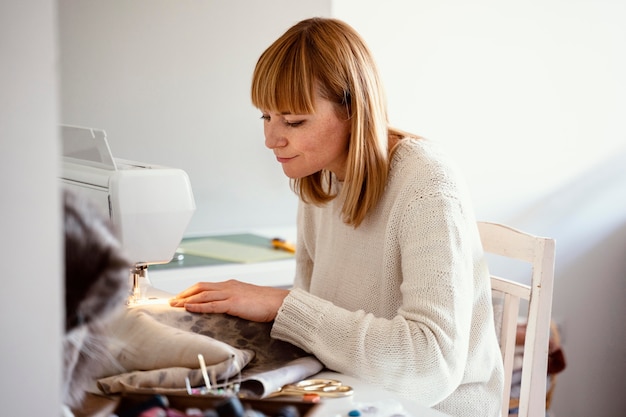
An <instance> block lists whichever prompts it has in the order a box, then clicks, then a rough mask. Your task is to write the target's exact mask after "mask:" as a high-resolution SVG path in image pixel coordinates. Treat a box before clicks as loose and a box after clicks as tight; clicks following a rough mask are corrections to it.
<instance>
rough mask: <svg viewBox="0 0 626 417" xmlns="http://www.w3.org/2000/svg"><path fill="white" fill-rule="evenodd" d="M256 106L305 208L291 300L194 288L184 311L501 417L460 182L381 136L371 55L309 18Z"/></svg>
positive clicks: (436, 402) (432, 154)
mask: <svg viewBox="0 0 626 417" xmlns="http://www.w3.org/2000/svg"><path fill="white" fill-rule="evenodd" d="M252 102H253V104H254V105H255V106H256V107H257V108H259V109H260V110H261V112H262V119H263V123H264V131H265V138H266V139H265V144H266V146H267V147H268V148H270V149H271V150H272V151H273V152H274V154H275V155H276V159H277V161H278V162H279V163H280V164H281V165H282V167H283V171H284V172H285V174H286V175H287V176H288V177H289V178H291V179H292V186H293V189H294V191H295V192H296V193H297V194H298V195H299V197H300V205H299V209H298V219H297V222H298V223H297V225H298V240H297V252H296V264H297V268H296V277H295V282H294V287H293V289H291V290H284V289H276V288H268V287H259V286H254V285H250V284H245V283H241V282H239V281H234V280H231V281H227V282H223V283H198V284H196V285H194V286H192V287H191V288H189V289H187V290H185V291H183V292H182V293H180V294H179V295H178V296H177V297H175V298H174V299H172V300H171V305H173V306H179V307H183V306H184V307H185V308H186V309H187V310H189V311H193V312H209V313H214V312H219V313H228V314H232V315H235V316H239V317H243V318H246V319H249V320H255V321H274V323H273V327H272V337H274V338H277V339H281V340H284V341H287V342H290V343H292V344H294V345H296V346H299V347H301V348H302V349H304V350H306V351H308V352H311V353H312V354H314V355H315V356H316V357H317V358H319V359H320V360H321V361H322V362H323V363H324V364H325V365H326V366H327V367H328V368H330V369H333V370H335V371H338V372H342V373H345V374H350V375H354V376H357V377H359V378H361V379H364V380H367V381H369V382H373V383H376V384H380V385H381V386H383V387H384V388H386V389H389V390H393V391H395V392H397V393H399V394H401V395H403V396H404V397H407V398H410V399H413V400H414V401H416V402H418V403H421V404H424V405H427V406H430V407H434V408H437V409H440V410H442V411H444V412H447V413H449V414H451V415H455V416H471V417H475V416H478V415H480V416H496V415H499V410H500V403H501V399H502V397H501V389H502V384H503V376H502V365H501V357H500V353H499V348H498V344H497V341H496V337H495V330H494V325H493V314H492V306H491V291H490V283H489V278H488V272H487V267H486V263H485V260H484V258H483V251H482V247H481V244H480V240H479V235H478V232H477V228H476V221H475V218H474V215H473V212H472V208H471V206H470V198H469V197H468V195H467V193H466V191H465V190H464V188H463V186H462V184H461V181H460V179H459V176H458V174H457V173H456V172H455V171H454V168H453V167H452V165H451V164H450V163H449V162H448V161H447V160H446V159H445V157H444V155H442V154H441V153H440V152H439V150H437V148H436V146H435V145H434V144H433V143H431V142H429V141H427V140H425V139H422V138H418V137H416V136H414V135H410V134H407V133H405V132H402V131H400V130H397V129H394V128H391V127H389V125H388V119H387V109H386V102H385V96H384V93H383V89H382V86H381V83H380V79H379V75H378V72H377V69H376V66H375V63H374V60H373V59H372V56H371V54H370V52H369V50H368V48H367V46H366V45H365V43H364V42H363V40H362V39H361V37H360V36H359V35H358V34H357V33H356V32H355V31H354V30H353V29H352V28H351V27H350V26H348V25H347V24H345V23H343V22H341V21H338V20H334V19H323V18H314V19H308V20H304V21H302V22H300V23H298V24H296V25H295V26H293V27H292V28H290V29H289V30H288V31H287V32H286V33H285V34H284V35H283V36H282V37H280V38H279V39H278V40H277V41H276V42H275V43H274V44H272V45H271V46H270V47H269V48H268V49H267V50H266V51H265V52H264V53H263V54H262V55H261V57H260V58H259V61H258V62H257V65H256V68H255V71H254V76H253V82H252Z"/></svg>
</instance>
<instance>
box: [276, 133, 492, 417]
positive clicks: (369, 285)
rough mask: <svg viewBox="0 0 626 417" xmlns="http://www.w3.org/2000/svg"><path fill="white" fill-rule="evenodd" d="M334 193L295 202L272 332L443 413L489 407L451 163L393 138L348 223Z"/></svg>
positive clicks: (462, 194) (486, 305)
mask: <svg viewBox="0 0 626 417" xmlns="http://www.w3.org/2000/svg"><path fill="white" fill-rule="evenodd" d="M336 186H341V184H336ZM340 200H341V199H340V198H336V199H334V200H333V201H332V202H330V203H329V204H327V205H324V206H322V207H318V206H313V205H308V204H304V203H301V205H300V207H299V212H298V242H297V243H298V244H297V248H298V250H297V253H296V257H297V265H298V266H297V272H296V279H295V287H294V290H292V291H291V293H290V295H289V296H288V297H287V298H286V299H285V301H284V303H283V305H282V307H281V309H280V311H279V313H278V316H277V318H276V320H275V323H274V326H273V329H272V336H273V337H276V338H278V339H281V340H285V341H288V342H290V343H293V344H295V345H297V346H300V347H301V348H303V349H304V350H306V351H308V352H311V353H313V354H314V355H315V356H317V357H318V358H319V359H320V360H321V361H322V362H323V363H324V364H325V365H326V366H327V367H329V368H331V369H333V370H335V371H337V372H341V373H345V374H349V375H353V376H356V377H359V378H362V379H364V380H366V381H369V382H373V383H377V384H380V385H382V386H383V387H384V388H386V389H389V390H392V391H395V392H397V393H399V394H400V395H402V396H403V397H406V398H409V399H412V400H414V401H416V402H418V403H421V404H424V405H426V406H429V407H434V408H437V409H440V410H442V411H444V412H446V413H448V414H450V415H453V416H468V417H476V416H498V415H500V408H501V407H500V404H501V402H502V384H503V374H502V363H501V361H502V360H501V355H500V350H499V347H498V342H497V339H496V335H495V329H494V321H493V312H492V305H491V289H490V282H489V277H488V270H487V266H486V261H485V259H484V256H483V251H482V247H481V244H480V239H479V235H478V230H477V227H476V219H475V217H474V214H473V210H472V208H471V202H470V197H469V195H468V193H467V191H466V190H465V188H464V185H463V181H462V178H461V177H460V176H459V175H458V174H457V173H456V171H455V169H454V168H453V166H452V164H450V163H449V162H448V161H447V160H446V158H445V156H444V155H443V154H442V153H441V152H440V151H439V150H438V148H437V146H436V145H435V144H434V143H432V142H429V141H427V140H413V139H411V140H409V139H405V140H403V141H402V142H401V143H400V144H399V145H398V149H397V151H396V152H395V154H394V156H393V159H392V163H391V170H390V177H389V180H388V184H387V187H386V189H385V193H384V195H383V197H382V199H381V201H380V202H379V204H378V205H377V207H376V209H375V210H374V211H373V212H371V213H370V214H369V215H368V217H367V218H366V219H365V220H364V222H363V223H362V224H361V225H360V226H359V227H358V228H356V229H355V228H353V227H351V226H348V225H346V224H344V223H343V222H342V220H341V214H340V210H341V205H342V201H340Z"/></svg>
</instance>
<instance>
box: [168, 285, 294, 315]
mask: <svg viewBox="0 0 626 417" xmlns="http://www.w3.org/2000/svg"><path fill="white" fill-rule="evenodd" d="M288 294H289V290H284V289H280V288H274V287H264V286H259V285H253V284H247V283H244V282H241V281H236V280H229V281H224V282H199V283H197V284H195V285H193V286H191V287H189V288H187V289H186V290H185V291H183V292H181V293H180V294H178V295H177V296H175V297H174V298H172V299H170V305H171V306H172V307H184V308H185V309H186V310H187V311H191V312H194V313H225V314H230V315H231V316H237V317H241V318H243V319H246V320H252V321H258V322H269V321H272V320H274V319H275V318H276V314H277V313H278V309H279V308H280V306H281V305H282V304H283V300H284V299H285V297H286V296H287V295H288Z"/></svg>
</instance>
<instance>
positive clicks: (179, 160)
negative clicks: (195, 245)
mask: <svg viewBox="0 0 626 417" xmlns="http://www.w3.org/2000/svg"><path fill="white" fill-rule="evenodd" d="M329 12H330V0H326V1H307V2H297V3H294V2H292V1H289V0H280V1H276V0H273V1H270V2H267V1H266V2H259V1H249V0H232V1H227V2H223V1H192V0H179V1H170V0H132V1H128V0H108V1H100V0H60V2H59V15H60V46H61V81H62V83H61V86H62V95H61V97H62V120H63V122H64V123H69V124H78V125H86V126H91V127H98V128H102V129H105V130H106V131H107V134H108V137H109V140H110V145H111V150H112V152H113V154H114V156H117V157H121V158H126V159H132V160H139V161H142V162H149V163H153V164H162V165H167V166H172V167H176V168H183V169H185V170H186V171H187V174H188V175H189V177H190V180H191V183H192V187H193V191H194V195H195V199H196V204H197V211H196V213H195V215H194V218H193V219H192V221H191V225H190V226H189V229H188V233H187V234H188V235H190V234H201V233H207V232H216V231H221V230H232V229H244V230H245V229H246V228H248V229H249V228H250V227H266V226H267V227H272V226H290V225H293V224H294V223H295V207H296V198H295V196H294V195H293V193H292V192H291V191H290V189H289V183H288V180H287V178H286V177H285V176H284V174H283V173H282V169H281V168H280V166H279V164H277V163H276V160H275V159H274V158H273V155H272V153H271V152H270V151H269V150H267V149H266V148H265V146H264V138H263V131H262V129H263V128H262V124H261V120H260V113H259V112H258V111H257V110H256V109H255V108H254V107H253V106H252V105H251V104H250V94H249V90H250V81H251V77H252V71H253V69H254V65H255V64H256V60H257V59H258V57H259V55H260V54H261V53H262V52H263V50H264V49H265V48H266V47H268V46H269V44H270V43H271V42H272V41H273V40H274V39H275V38H277V37H278V36H279V35H280V34H281V33H282V32H284V31H285V30H286V29H287V27H289V26H291V25H292V24H293V23H295V22H296V21H298V20H300V19H302V18H304V17H309V16H315V15H328V14H329ZM155 192H158V190H155Z"/></svg>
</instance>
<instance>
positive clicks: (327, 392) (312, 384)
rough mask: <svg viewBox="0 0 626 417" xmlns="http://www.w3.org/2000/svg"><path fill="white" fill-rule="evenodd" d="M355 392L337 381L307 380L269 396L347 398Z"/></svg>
mask: <svg viewBox="0 0 626 417" xmlns="http://www.w3.org/2000/svg"><path fill="white" fill-rule="evenodd" d="M353 392H354V390H353V389H352V387H349V386H348V385H343V384H342V383H341V381H337V380H336V379H305V380H303V381H300V382H296V383H294V384H287V385H283V387H282V388H281V389H279V390H278V391H276V392H273V393H271V394H270V395H268V398H270V397H277V396H279V395H297V396H299V395H302V396H312V395H313V396H315V395H317V396H319V397H331V398H337V397H347V396H349V395H352V393H353Z"/></svg>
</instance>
